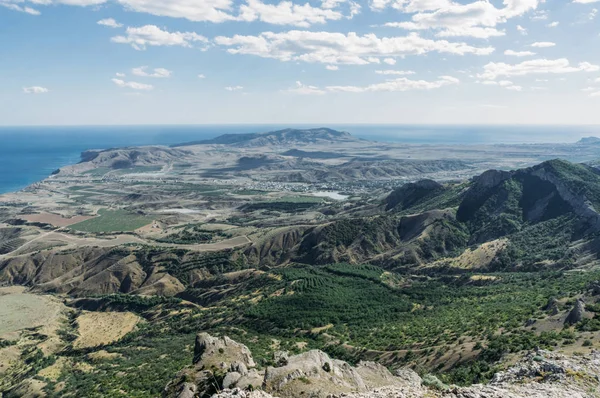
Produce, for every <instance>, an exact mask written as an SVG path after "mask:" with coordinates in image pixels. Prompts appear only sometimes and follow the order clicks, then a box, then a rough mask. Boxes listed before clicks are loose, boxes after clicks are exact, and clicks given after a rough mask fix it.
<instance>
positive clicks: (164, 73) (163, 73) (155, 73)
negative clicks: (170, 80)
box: [131, 66, 173, 78]
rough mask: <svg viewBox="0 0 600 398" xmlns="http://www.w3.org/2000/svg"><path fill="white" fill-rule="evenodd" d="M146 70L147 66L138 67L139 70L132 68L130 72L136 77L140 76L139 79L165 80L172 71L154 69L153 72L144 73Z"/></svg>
mask: <svg viewBox="0 0 600 398" xmlns="http://www.w3.org/2000/svg"><path fill="white" fill-rule="evenodd" d="M147 69H148V67H147V66H140V67H139V68H133V69H132V70H131V73H133V74H134V75H136V76H141V77H157V78H166V77H171V74H172V73H173V72H172V71H170V70H168V69H165V68H155V69H154V71H153V72H150V73H148V72H146V70H147Z"/></svg>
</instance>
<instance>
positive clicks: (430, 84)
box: [326, 76, 460, 93]
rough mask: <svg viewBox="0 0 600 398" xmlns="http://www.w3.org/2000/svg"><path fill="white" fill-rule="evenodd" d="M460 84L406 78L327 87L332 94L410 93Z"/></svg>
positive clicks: (448, 80) (445, 79)
mask: <svg viewBox="0 0 600 398" xmlns="http://www.w3.org/2000/svg"><path fill="white" fill-rule="evenodd" d="M458 83H460V80H458V79H457V78H455V77H452V76H440V77H439V78H438V80H435V81H426V80H411V79H408V78H406V77H399V78H397V79H392V80H387V81H385V82H382V83H375V84H370V85H368V86H327V87H326V90H327V91H331V92H347V93H364V92H379V91H390V92H395V91H410V90H433V89H436V88H440V87H443V86H448V85H453V84H458Z"/></svg>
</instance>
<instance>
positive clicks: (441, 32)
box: [371, 0, 539, 39]
mask: <svg viewBox="0 0 600 398" xmlns="http://www.w3.org/2000/svg"><path fill="white" fill-rule="evenodd" d="M538 3H539V0H504V7H503V8H496V7H495V6H494V5H493V4H492V3H491V2H490V1H481V0H477V1H473V2H470V3H467V4H462V3H458V2H454V1H450V0H392V1H381V0H380V1H376V2H373V3H372V5H371V7H372V8H375V9H383V8H385V7H387V6H388V5H390V4H391V5H392V7H394V8H396V9H398V10H400V11H402V12H406V13H414V14H413V15H412V16H411V20H410V21H403V22H392V23H388V24H387V26H395V27H399V28H404V29H408V30H430V29H431V30H436V31H438V33H437V36H438V37H457V36H469V37H475V38H481V39H487V38H490V37H496V36H504V35H505V34H506V33H505V32H504V31H503V30H499V29H498V28H497V26H498V25H499V24H503V23H505V22H506V21H507V20H508V19H510V18H514V17H518V16H521V15H523V14H525V13H526V12H528V11H532V10H535V9H536V8H537V6H538Z"/></svg>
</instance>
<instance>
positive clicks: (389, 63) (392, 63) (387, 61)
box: [383, 58, 396, 65]
mask: <svg viewBox="0 0 600 398" xmlns="http://www.w3.org/2000/svg"><path fill="white" fill-rule="evenodd" d="M383 62H384V63H386V64H388V65H396V60H395V59H394V58H385V59H384V60H383Z"/></svg>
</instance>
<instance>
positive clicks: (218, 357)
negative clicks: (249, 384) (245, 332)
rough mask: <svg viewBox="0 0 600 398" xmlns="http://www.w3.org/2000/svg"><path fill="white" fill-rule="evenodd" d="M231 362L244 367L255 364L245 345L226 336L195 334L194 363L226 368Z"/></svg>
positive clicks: (207, 366) (205, 366) (208, 366)
mask: <svg viewBox="0 0 600 398" xmlns="http://www.w3.org/2000/svg"><path fill="white" fill-rule="evenodd" d="M233 363H237V364H243V365H244V366H246V368H253V367H255V366H256V364H255V363H254V359H253V358H252V353H251V352H250V350H249V349H248V347H246V346H245V345H243V344H240V343H238V342H236V341H234V340H232V339H230V338H229V337H227V336H224V337H213V336H211V335H209V334H208V333H199V334H198V335H197V336H196V344H195V346H194V364H200V365H201V366H202V367H203V368H205V369H207V368H210V367H217V368H222V369H228V368H229V367H230V365H231V364H233ZM238 366H239V365H238Z"/></svg>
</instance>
